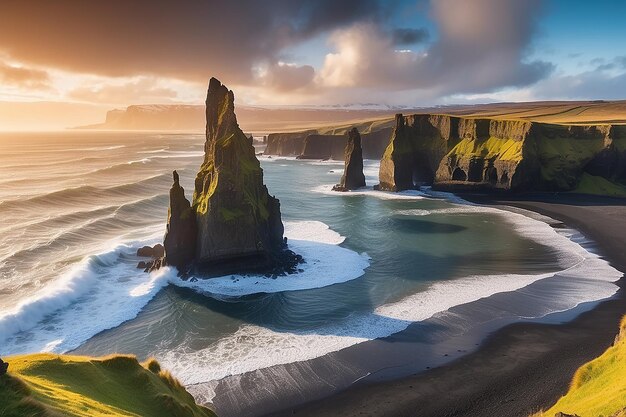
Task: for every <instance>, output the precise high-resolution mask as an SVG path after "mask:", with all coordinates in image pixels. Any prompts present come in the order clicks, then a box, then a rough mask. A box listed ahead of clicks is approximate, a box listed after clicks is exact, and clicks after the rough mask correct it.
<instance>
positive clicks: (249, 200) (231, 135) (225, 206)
mask: <svg viewBox="0 0 626 417" xmlns="http://www.w3.org/2000/svg"><path fill="white" fill-rule="evenodd" d="M206 120H207V125H206V142H205V147H204V151H205V156H204V162H203V164H202V166H201V167H200V171H199V172H198V174H197V176H196V180H195V191H194V196H193V204H192V210H193V211H194V213H195V222H196V233H197V238H196V249H195V257H194V263H195V265H196V267H197V268H198V269H199V270H201V271H203V272H208V273H210V274H223V273H231V272H247V271H260V270H267V269H272V268H279V269H280V268H283V267H284V269H286V270H288V271H290V270H291V269H293V268H295V265H296V264H297V263H298V261H299V260H300V259H301V258H300V259H298V257H297V256H296V255H295V254H293V253H292V252H290V251H288V250H287V249H286V246H287V245H286V241H285V240H284V239H283V233H284V227H283V223H282V220H281V216H280V202H279V201H278V199H276V198H275V197H273V196H271V195H269V193H268V190H267V188H266V187H265V185H264V184H263V170H262V169H261V165H260V163H259V161H258V159H257V158H256V155H255V152H254V147H253V145H252V141H251V140H250V138H248V137H246V135H244V133H243V132H242V131H241V129H240V128H239V125H238V123H237V118H236V116H235V107H234V95H233V92H232V91H230V90H228V88H226V86H224V85H222V84H221V83H220V82H219V81H218V80H217V79H215V78H211V81H210V83H209V91H208V94H207V99H206ZM166 252H167V249H166ZM168 262H169V258H168Z"/></svg>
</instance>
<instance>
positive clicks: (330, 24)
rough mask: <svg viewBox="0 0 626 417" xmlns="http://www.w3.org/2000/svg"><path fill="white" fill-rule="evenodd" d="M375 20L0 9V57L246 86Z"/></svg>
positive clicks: (352, 15) (300, 8)
mask: <svg viewBox="0 0 626 417" xmlns="http://www.w3.org/2000/svg"><path fill="white" fill-rule="evenodd" d="M380 11H381V6H380V5H379V3H378V1H377V0H342V1H337V0H297V1H296V0H264V1H259V0H238V1H233V0H205V1H195V0H184V1H154V0H133V1H79V0H55V1H48V0H39V1H37V0H6V1H3V2H2V3H1V4H0V53H2V52H4V53H6V54H8V55H9V56H10V57H11V58H13V59H15V60H18V61H20V62H25V63H31V64H35V65H42V66H50V67H55V68H60V69H64V70H68V71H74V72H82V73H93V74H99V75H106V76H129V75H138V74H159V75H167V76H172V77H177V78H184V79H193V80H205V79H206V78H207V77H208V76H209V75H217V76H220V77H222V78H223V79H224V80H225V81H226V82H234V83H243V84H245V83H247V82H250V81H251V80H252V78H253V75H252V69H253V67H254V65H255V64H256V63H258V62H262V61H267V62H270V63H271V62H277V60H278V58H279V56H280V53H281V50H283V49H284V48H286V47H289V46H292V45H295V44H297V43H299V42H301V41H303V40H306V39H309V38H310V37H312V36H315V35H317V34H319V33H322V32H324V31H327V30H332V29H335V28H338V27H342V26H345V25H349V24H351V23H353V22H355V21H360V20H375V19H377V17H378V16H379V14H380Z"/></svg>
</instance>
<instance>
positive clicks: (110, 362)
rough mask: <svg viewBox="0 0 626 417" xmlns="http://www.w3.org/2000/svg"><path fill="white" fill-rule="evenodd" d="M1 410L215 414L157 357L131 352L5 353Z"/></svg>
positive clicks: (172, 416)
mask: <svg viewBox="0 0 626 417" xmlns="http://www.w3.org/2000/svg"><path fill="white" fill-rule="evenodd" d="M6 360H7V362H9V374H8V375H5V376H3V377H1V378H0V415H2V416H6V417H13V416H15V417H17V416H57V415H58V416H70V417H87V416H137V417H139V416H151V417H212V416H215V414H214V413H213V412H212V411H211V410H209V409H207V408H205V407H201V406H199V405H197V404H196V403H195V401H194V399H193V397H192V396H191V395H190V394H189V393H188V392H187V391H185V389H184V388H183V387H182V386H181V385H180V383H179V382H178V381H177V380H175V379H174V378H173V377H172V376H171V375H170V374H169V373H167V372H165V371H162V370H160V366H159V365H158V362H156V361H155V360H153V359H152V360H150V361H148V362H147V363H146V364H144V365H141V364H140V363H139V362H137V359H136V358H135V357H132V356H111V357H107V358H89V357H82V356H65V355H63V356H59V355H52V354H35V355H23V356H13V357H8V358H6Z"/></svg>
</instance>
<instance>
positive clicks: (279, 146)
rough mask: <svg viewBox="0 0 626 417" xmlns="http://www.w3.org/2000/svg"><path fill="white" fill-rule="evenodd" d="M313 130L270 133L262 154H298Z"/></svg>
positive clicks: (302, 149) (301, 151)
mask: <svg viewBox="0 0 626 417" xmlns="http://www.w3.org/2000/svg"><path fill="white" fill-rule="evenodd" d="M314 133H317V132H316V131H314V130H307V131H304V132H294V133H270V134H269V135H268V136H267V147H266V148H265V151H264V152H263V153H264V155H277V156H298V155H301V154H302V153H303V151H304V141H305V139H306V137H307V136H309V135H310V134H314Z"/></svg>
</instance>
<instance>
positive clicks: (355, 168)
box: [333, 128, 365, 191]
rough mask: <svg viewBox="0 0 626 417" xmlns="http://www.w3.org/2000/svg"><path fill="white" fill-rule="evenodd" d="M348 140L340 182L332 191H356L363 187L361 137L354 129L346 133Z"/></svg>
mask: <svg viewBox="0 0 626 417" xmlns="http://www.w3.org/2000/svg"><path fill="white" fill-rule="evenodd" d="M347 136H348V140H347V143H346V148H345V150H344V155H345V156H344V159H345V166H344V170H343V175H342V176H341V181H340V182H339V184H337V185H335V186H334V187H333V190H334V191H348V190H356V189H357V188H361V187H365V175H364V174H363V150H362V149H361V135H359V131H358V130H357V129H356V128H352V129H351V130H350V131H349V132H348V135H347Z"/></svg>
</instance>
